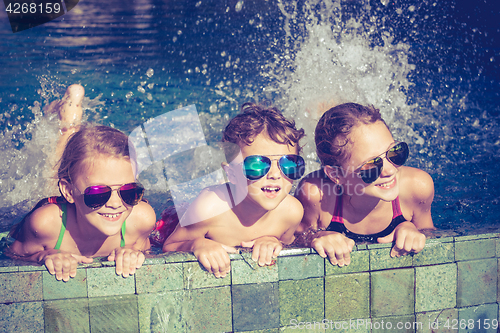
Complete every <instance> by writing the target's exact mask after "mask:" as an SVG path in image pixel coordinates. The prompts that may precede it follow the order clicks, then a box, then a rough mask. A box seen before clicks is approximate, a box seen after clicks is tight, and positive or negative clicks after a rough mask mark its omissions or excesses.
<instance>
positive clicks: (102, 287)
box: [87, 267, 135, 297]
mask: <svg viewBox="0 0 500 333" xmlns="http://www.w3.org/2000/svg"><path fill="white" fill-rule="evenodd" d="M87 288H88V295H89V297H99V296H115V295H127V294H134V293H135V277H134V276H133V275H132V276H129V277H126V278H124V277H122V276H121V275H116V273H115V268H114V267H100V268H88V269H87Z"/></svg>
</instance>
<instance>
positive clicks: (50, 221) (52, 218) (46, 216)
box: [23, 204, 62, 239]
mask: <svg viewBox="0 0 500 333" xmlns="http://www.w3.org/2000/svg"><path fill="white" fill-rule="evenodd" d="M61 216H62V212H61V209H60V208H59V206H58V205H56V204H48V205H45V206H42V207H40V208H38V209H37V210H35V211H34V212H33V213H31V215H30V216H29V217H28V219H27V221H26V224H25V226H24V230H23V232H24V231H26V232H32V233H33V234H34V236H35V237H37V238H40V239H51V238H54V239H57V238H58V237H59V232H60V230H61V225H62V217H61Z"/></svg>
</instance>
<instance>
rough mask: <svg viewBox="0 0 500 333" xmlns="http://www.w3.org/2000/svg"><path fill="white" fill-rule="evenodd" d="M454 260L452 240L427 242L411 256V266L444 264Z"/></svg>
mask: <svg viewBox="0 0 500 333" xmlns="http://www.w3.org/2000/svg"><path fill="white" fill-rule="evenodd" d="M453 261H455V244H454V243H453V242H436V241H434V242H432V241H431V242H429V241H428V242H427V243H426V244H425V248H424V249H423V250H422V251H420V252H419V253H417V254H415V255H414V256H413V266H425V265H436V264H445V263H449V262H453Z"/></svg>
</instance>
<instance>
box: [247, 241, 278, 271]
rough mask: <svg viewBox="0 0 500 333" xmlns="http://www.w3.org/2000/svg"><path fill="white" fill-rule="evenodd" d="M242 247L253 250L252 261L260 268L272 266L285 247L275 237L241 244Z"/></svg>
mask: <svg viewBox="0 0 500 333" xmlns="http://www.w3.org/2000/svg"><path fill="white" fill-rule="evenodd" d="M241 246H242V247H249V248H252V260H253V261H256V262H258V264H259V266H265V265H268V266H269V265H272V263H273V259H276V258H277V257H278V254H279V253H280V251H281V249H282V248H283V245H282V244H281V242H280V241H279V240H278V239H277V238H276V237H274V236H263V237H259V238H257V239H254V240H253V241H250V242H241Z"/></svg>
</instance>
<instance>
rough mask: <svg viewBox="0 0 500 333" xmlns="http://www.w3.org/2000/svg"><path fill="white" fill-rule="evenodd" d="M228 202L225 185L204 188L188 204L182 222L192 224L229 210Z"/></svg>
mask: <svg viewBox="0 0 500 333" xmlns="http://www.w3.org/2000/svg"><path fill="white" fill-rule="evenodd" d="M230 202H231V200H230V198H229V194H228V191H227V187H226V185H217V186H211V187H208V188H205V189H203V190H202V191H201V192H200V194H199V195H198V196H197V197H196V199H195V200H194V201H193V202H192V203H191V204H190V205H189V207H188V209H187V211H186V213H185V214H184V216H183V217H182V223H183V224H193V223H196V222H200V221H207V220H211V219H212V218H213V217H215V216H218V215H221V214H223V213H225V212H227V211H228V210H231V204H230Z"/></svg>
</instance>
